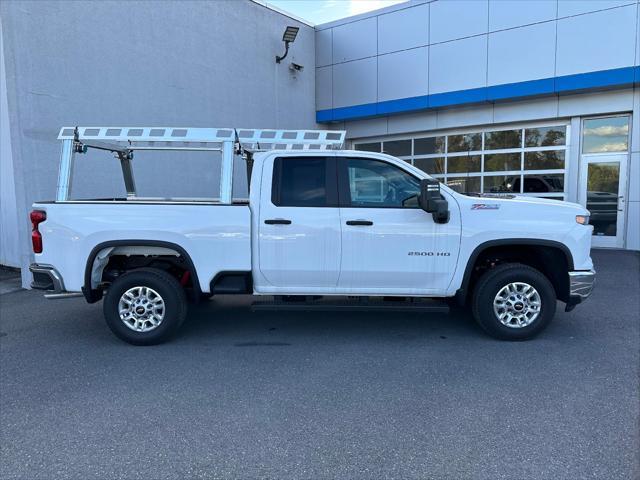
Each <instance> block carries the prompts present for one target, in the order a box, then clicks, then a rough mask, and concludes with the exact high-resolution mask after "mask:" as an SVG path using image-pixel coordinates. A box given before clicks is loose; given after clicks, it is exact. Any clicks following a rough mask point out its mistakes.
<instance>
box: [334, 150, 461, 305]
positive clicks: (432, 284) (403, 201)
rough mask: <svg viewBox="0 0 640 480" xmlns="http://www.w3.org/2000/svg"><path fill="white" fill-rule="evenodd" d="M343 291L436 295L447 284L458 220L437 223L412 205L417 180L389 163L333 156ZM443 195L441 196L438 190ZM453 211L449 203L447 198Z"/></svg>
mask: <svg viewBox="0 0 640 480" xmlns="http://www.w3.org/2000/svg"><path fill="white" fill-rule="evenodd" d="M336 162H337V169H338V178H339V189H340V204H341V209H340V218H341V223H342V267H341V273H340V280H339V282H338V288H339V290H340V291H342V292H345V293H363V294H364V293H368V294H383V295H393V294H395V295H419V294H441V293H444V291H445V290H446V289H447V287H448V285H449V282H450V281H451V279H452V277H453V274H454V271H455V266H456V261H457V258H458V250H459V245H460V221H459V216H458V215H451V219H450V221H449V222H448V223H446V224H437V223H435V222H434V221H433V217H432V215H431V214H430V213H426V212H425V211H424V210H422V209H421V208H420V207H419V206H418V197H417V196H418V193H419V192H420V179H419V178H417V177H415V176H414V175H413V173H411V172H409V171H407V170H405V169H402V168H401V167H400V166H398V165H395V164H393V163H390V162H387V161H383V160H379V159H372V158H342V157H337V159H336ZM443 194H445V195H446V193H444V192H443ZM448 200H449V207H450V209H453V205H454V200H453V199H452V198H448Z"/></svg>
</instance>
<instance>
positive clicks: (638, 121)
mask: <svg viewBox="0 0 640 480" xmlns="http://www.w3.org/2000/svg"><path fill="white" fill-rule="evenodd" d="M631 151H632V152H640V88H639V87H636V88H634V90H633V116H632V125H631Z"/></svg>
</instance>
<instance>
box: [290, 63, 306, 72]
mask: <svg viewBox="0 0 640 480" xmlns="http://www.w3.org/2000/svg"><path fill="white" fill-rule="evenodd" d="M289 70H291V71H292V72H301V71H302V70H304V66H302V65H298V64H297V63H293V62H291V65H289Z"/></svg>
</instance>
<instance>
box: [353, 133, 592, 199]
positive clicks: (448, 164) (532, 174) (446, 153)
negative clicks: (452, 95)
mask: <svg viewBox="0 0 640 480" xmlns="http://www.w3.org/2000/svg"><path fill="white" fill-rule="evenodd" d="M596 127H597V126H596ZM568 139H569V126H568V125H567V124H560V125H558V124H555V125H525V126H518V127H513V126H511V127H502V128H486V129H474V130H469V131H463V132H459V131H456V132H451V133H445V134H438V135H428V134H424V135H415V136H413V137H409V138H407V137H404V138H400V137H394V138H390V139H388V140H385V139H384V138H382V139H379V141H372V140H366V141H362V142H359V141H356V142H354V148H355V149H356V150H363V151H373V152H384V153H388V154H389V155H393V156H395V157H398V158H401V159H403V160H405V161H407V162H408V163H411V164H412V165H415V166H416V167H418V168H420V169H421V170H424V171H425V172H427V173H428V174H429V175H431V176H433V177H435V178H437V179H439V180H441V181H443V182H445V183H446V184H447V185H449V186H450V187H451V188H453V189H454V190H457V191H459V192H461V193H523V194H525V195H532V196H536V197H546V198H555V199H558V200H563V199H564V198H565V191H566V188H565V177H566V175H565V169H566V164H565V161H566V158H567V149H568V148H569V145H568V143H567V142H568Z"/></svg>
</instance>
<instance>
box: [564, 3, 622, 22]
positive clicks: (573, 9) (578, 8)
mask: <svg viewBox="0 0 640 480" xmlns="http://www.w3.org/2000/svg"><path fill="white" fill-rule="evenodd" d="M631 3H634V1H633V0H558V17H559V18H560V17H569V16H572V15H580V14H583V13H589V12H595V11H596V10H604V9H606V8H613V7H620V6H622V5H629V4H631Z"/></svg>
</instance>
